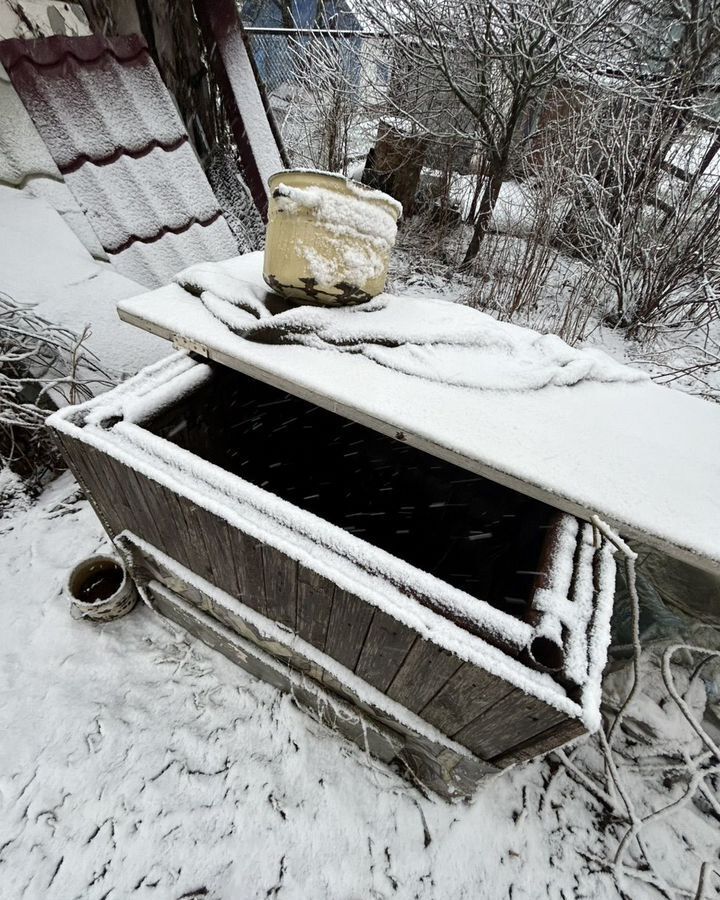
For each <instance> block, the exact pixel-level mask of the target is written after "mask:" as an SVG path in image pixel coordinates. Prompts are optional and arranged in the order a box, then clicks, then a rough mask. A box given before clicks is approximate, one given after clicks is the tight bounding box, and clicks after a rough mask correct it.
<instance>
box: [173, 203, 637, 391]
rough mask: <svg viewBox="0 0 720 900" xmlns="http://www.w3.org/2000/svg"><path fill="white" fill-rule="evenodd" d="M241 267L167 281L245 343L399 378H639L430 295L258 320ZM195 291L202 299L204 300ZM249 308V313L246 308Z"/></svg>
mask: <svg viewBox="0 0 720 900" xmlns="http://www.w3.org/2000/svg"><path fill="white" fill-rule="evenodd" d="M313 190H316V189H313ZM313 252H314V251H313ZM313 260H314V262H315V263H316V264H317V265H318V274H319V275H321V276H322V277H325V276H329V275H332V276H333V277H334V276H336V275H337V274H338V270H336V269H328V270H327V271H326V269H325V261H326V260H325V258H324V257H320V258H319V259H315V258H314V257H313ZM321 262H322V266H321V265H320V263H321ZM244 266H245V264H244V262H242V260H237V261H236V260H227V261H225V262H221V263H216V264H215V266H214V267H213V266H212V265H203V266H202V267H201V268H198V267H194V266H191V267H190V268H189V269H187V270H185V271H183V272H180V273H179V274H178V275H177V276H176V278H175V280H176V281H177V282H178V283H179V284H181V285H187V286H188V287H189V288H190V289H191V290H192V291H193V292H194V293H198V292H200V294H201V296H202V297H203V299H204V300H209V301H210V303H209V304H208V303H207V302H206V305H207V306H208V308H209V309H211V311H212V312H213V314H215V315H217V316H218V318H220V320H221V321H222V322H223V323H224V324H225V325H227V326H228V327H229V328H231V329H232V331H233V332H234V333H235V334H237V335H239V336H241V337H244V338H246V339H247V340H250V341H260V342H263V343H277V344H302V345H304V346H306V347H312V348H315V349H318V350H331V351H341V352H346V353H353V354H357V353H360V354H362V355H363V356H364V357H366V358H367V359H370V360H372V361H373V362H375V363H377V364H379V365H380V366H382V367H385V368H389V369H394V370H396V371H398V372H402V373H404V374H407V375H412V376H415V377H418V378H423V379H427V380H430V381H439V382H441V383H443V384H449V385H454V386H457V387H468V388H482V389H486V390H501V391H526V390H538V389H540V388H542V387H545V386H547V385H552V384H554V385H574V384H577V383H578V382H581V381H599V382H634V381H646V380H647V378H648V376H647V375H646V374H645V373H644V372H642V371H640V370H639V369H632V368H630V367H629V366H624V365H621V364H619V363H616V362H615V361H614V360H613V359H612V358H611V357H609V356H607V355H606V354H604V353H603V352H602V351H598V350H595V349H592V348H589V349H580V350H579V349H575V348H573V347H570V346H569V345H568V344H566V343H565V342H564V341H562V340H561V339H560V338H559V337H557V336H556V335H553V334H545V335H541V334H538V333H537V332H536V331H531V330H530V329H527V328H521V327H519V326H517V325H512V324H509V323H506V322H498V321H497V320H496V319H493V318H492V317H491V316H488V315H486V314H485V313H481V312H479V311H478V310H475V309H472V308H470V307H467V306H462V305H459V304H454V303H448V302H447V301H445V300H438V299H433V298H426V297H422V298H421V297H416V298H407V297H395V296H393V295H391V294H380V295H379V296H378V297H375V298H374V299H373V300H372V301H370V302H368V303H365V304H360V305H358V306H350V307H339V308H323V307H310V306H300V307H295V308H292V309H288V310H286V311H284V312H280V313H277V314H276V315H274V316H272V317H269V316H268V315H266V314H265V313H263V314H262V315H260V316H257V315H255V311H254V306H255V305H256V303H257V301H258V300H259V301H260V302H261V303H262V300H263V298H261V297H258V294H257V291H256V290H255V289H254V288H253V286H252V285H251V284H249V283H248V282H247V280H246V279H245V278H244V277H243V276H244V271H245V269H244ZM213 268H214V270H215V272H213V271H212V270H213ZM360 269H362V265H361V266H360ZM345 274H347V271H346V272H345ZM343 277H345V276H343ZM353 277H354V276H353ZM220 278H221V279H222V289H223V293H222V296H221V297H220V298H219V299H217V300H216V297H215V296H214V294H213V289H214V288H216V287H217V285H218V281H219V279H220ZM203 292H207V294H208V295H210V296H209V297H207V298H206V297H205V296H204V294H203ZM264 296H265V297H266V296H267V294H265V295H264ZM251 304H252V305H253V309H252V310H249V308H248V307H249V306H250V305H251Z"/></svg>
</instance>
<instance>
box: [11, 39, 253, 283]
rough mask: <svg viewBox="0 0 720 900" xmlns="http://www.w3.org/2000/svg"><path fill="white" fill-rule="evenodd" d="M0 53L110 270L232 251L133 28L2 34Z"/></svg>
mask: <svg viewBox="0 0 720 900" xmlns="http://www.w3.org/2000/svg"><path fill="white" fill-rule="evenodd" d="M0 61H1V62H2V63H3V64H4V65H5V67H6V68H7V70H8V73H9V75H10V79H11V80H12V84H13V86H14V87H15V89H16V90H17V92H18V94H19V95H20V98H21V99H22V102H23V103H24V104H25V107H26V109H27V111H28V112H29V114H30V117H31V118H32V121H33V122H34V124H35V127H36V128H37V130H38V131H39V132H40V135H41V137H42V139H43V141H44V142H45V144H46V145H47V148H48V149H49V151H50V154H51V155H52V158H53V160H54V161H55V164H56V165H57V168H58V169H59V170H60V173H61V174H62V175H63V176H64V177H65V182H66V184H67V186H68V187H69V188H70V190H71V192H72V194H73V195H74V197H75V199H76V200H77V202H78V203H79V205H80V207H81V208H82V210H83V211H84V212H85V214H86V216H87V218H88V220H89V222H90V224H91V225H92V228H93V230H94V231H95V233H96V234H97V236H98V238H99V239H100V243H101V244H102V246H103V247H104V249H105V250H106V251H107V253H108V254H109V255H110V258H111V259H112V261H113V263H114V264H115V266H116V268H117V269H118V270H119V271H120V272H122V273H123V274H126V275H128V276H130V277H132V278H135V279H137V280H139V281H141V282H143V283H145V284H147V285H148V286H153V285H157V284H160V283H162V282H165V281H167V280H168V279H169V278H170V277H171V276H172V275H173V274H174V273H175V272H176V271H178V269H180V268H183V267H184V266H188V265H190V264H191V263H194V262H199V261H201V260H208V259H210V260H217V259H222V258H225V257H228V256H233V255H235V254H236V253H237V251H238V248H237V244H236V242H235V239H234V238H233V236H232V233H231V231H230V229H229V228H228V226H227V223H226V222H225V220H224V218H223V217H222V213H221V211H220V209H219V206H218V203H217V200H216V198H215V195H214V194H213V192H212V190H211V188H210V186H209V184H208V182H207V179H206V178H205V175H204V173H203V171H202V169H201V167H200V164H199V162H198V161H197V158H196V157H195V154H194V152H193V150H192V147H191V146H190V143H189V140H188V136H187V133H186V132H185V129H184V127H183V124H182V122H181V120H180V118H179V116H178V114H177V112H176V110H175V107H174V105H173V102H172V99H171V98H170V95H169V94H168V92H167V90H166V88H165V86H164V84H163V82H162V80H161V78H160V75H159V74H158V71H157V69H156V68H155V65H154V63H153V62H152V59H151V58H150V55H149V52H148V49H147V46H146V45H145V42H144V41H143V39H142V38H141V37H139V36H137V35H129V36H124V37H113V38H103V37H100V36H97V35H92V36H89V37H81V38H68V37H62V36H59V37H52V38H44V39H40V40H33V41H21V40H8V41H3V42H1V43H0ZM190 230H192V239H191V240H189V239H188V237H189V235H188V232H189V231H190ZM185 235H187V236H185ZM138 245H142V249H139V247H138Z"/></svg>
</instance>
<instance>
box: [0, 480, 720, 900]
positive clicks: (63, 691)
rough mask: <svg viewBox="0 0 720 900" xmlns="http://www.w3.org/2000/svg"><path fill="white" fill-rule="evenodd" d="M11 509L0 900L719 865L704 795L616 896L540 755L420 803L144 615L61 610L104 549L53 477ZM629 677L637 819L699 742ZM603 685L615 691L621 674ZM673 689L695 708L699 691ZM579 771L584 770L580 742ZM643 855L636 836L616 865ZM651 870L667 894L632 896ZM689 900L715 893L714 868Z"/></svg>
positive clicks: (571, 790) (658, 829)
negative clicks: (97, 620)
mask: <svg viewBox="0 0 720 900" xmlns="http://www.w3.org/2000/svg"><path fill="white" fill-rule="evenodd" d="M9 512H10V513H11V514H10V515H7V516H6V517H5V518H4V519H2V520H0V560H2V573H3V574H2V586H1V589H0V691H1V695H0V729H1V730H0V733H2V735H3V738H2V740H1V741H0V811H1V814H0V884H2V891H1V894H2V897H3V898H8V900H10V898H12V900H15V898H25V900H32V898H62V900H66V898H83V900H96V898H97V900H100V898H125V897H137V898H138V900H140V898H143V897H148V898H178V900H179V898H185V900H188V898H255V897H258V898H260V897H274V896H278V897H286V898H298V900H301V898H302V900H305V898H333V900H336V898H339V900H345V898H347V900H355V898H357V900H361V898H363V900H364V898H386V897H393V898H395V897H396V898H441V900H444V898H453V900H455V898H468V900H479V898H492V900H495V898H505V897H507V898H512V900H520V898H528V900H537V898H540V897H542V898H545V897H549V898H559V900H570V898H582V897H584V898H615V897H625V898H632V900H636V898H637V900H644V898H654V897H658V896H668V897H673V898H674V897H678V898H679V897H693V896H694V892H695V887H696V884H697V879H698V875H699V871H700V866H701V863H702V862H703V861H710V862H711V864H712V863H714V864H716V865H717V864H719V863H718V844H719V843H720V842H719V841H718V822H719V821H720V818H719V817H718V806H717V799H716V800H715V804H716V805H715V809H714V810H713V807H712V806H711V805H710V801H709V800H707V799H706V798H702V797H700V798H699V799H697V800H696V801H695V802H690V803H688V804H687V805H685V806H683V807H680V808H679V809H678V810H676V811H674V812H673V814H672V816H671V817H669V818H666V819H664V820H662V821H659V822H658V823H657V824H656V825H649V826H647V828H646V830H644V832H643V835H644V838H645V846H646V847H647V848H648V853H649V855H650V858H651V864H652V867H653V871H649V870H647V871H646V870H645V868H646V867H644V863H643V864H642V866H643V871H640V872H639V877H638V876H637V875H635V876H633V877H626V879H625V884H624V886H622V885H621V884H619V883H618V880H617V877H616V875H614V874H613V873H611V872H610V871H609V864H610V861H611V859H612V857H613V855H614V854H615V852H616V850H617V846H618V840H619V838H620V837H621V836H622V834H623V833H624V832H625V830H626V827H627V826H626V825H625V824H624V823H623V822H622V821H621V819H620V818H619V817H618V816H616V815H613V814H612V813H610V812H608V810H607V809H605V808H604V807H603V804H602V803H601V802H600V801H599V800H598V799H596V798H595V797H594V796H593V795H592V794H591V793H590V792H589V791H588V790H587V789H586V788H585V787H584V786H582V785H580V784H578V783H577V782H576V781H575V780H573V779H572V778H571V777H570V776H569V775H568V773H567V770H566V769H565V768H564V766H562V765H560V764H559V762H558V760H557V758H555V757H550V758H548V760H546V761H542V762H536V763H531V764H529V765H526V766H524V767H522V768H519V769H517V770H515V771H512V772H510V773H508V774H506V775H504V776H502V777H500V778H498V779H496V780H495V781H494V782H492V783H490V784H489V785H487V786H486V787H485V788H484V789H482V790H481V791H480V792H479V793H478V795H477V797H476V798H475V800H474V801H473V802H472V803H471V804H468V805H461V806H451V805H448V804H446V803H444V802H442V801H440V800H437V799H434V798H426V797H423V796H421V795H420V794H419V793H418V792H417V791H415V790H414V789H413V788H411V787H409V786H408V785H407V784H406V783H405V782H403V781H402V780H401V779H400V778H399V777H398V776H397V775H395V774H394V773H392V772H390V771H389V770H386V769H385V768H384V767H383V766H382V765H380V764H379V763H377V762H373V761H371V760H370V759H369V758H368V757H367V756H366V755H365V754H364V753H362V752H361V751H360V750H358V749H357V748H356V747H355V746H354V745H352V744H349V743H347V742H345V741H344V740H342V739H341V738H339V737H337V736H335V735H333V734H331V733H330V732H328V731H327V730H326V729H325V727H324V726H322V725H320V724H318V723H316V722H314V721H313V720H311V719H309V718H307V717H306V716H305V715H304V714H302V713H300V712H299V711H298V710H297V709H296V708H295V706H294V705H293V702H292V700H291V698H290V697H288V696H284V695H281V694H280V693H279V692H277V691H276V690H275V689H273V688H270V687H269V686H267V685H265V684H262V683H260V682H258V681H256V680H254V679H253V678H251V677H250V676H248V675H246V674H245V673H244V672H243V671H242V670H240V669H239V668H237V667H235V666H233V665H232V664H231V663H229V662H228V661H227V660H225V659H224V658H223V657H221V656H219V655H218V654H216V653H214V652H213V651H211V650H209V649H207V648H206V647H205V646H204V645H202V644H201V643H199V642H198V641H196V640H194V639H192V638H189V637H188V636H187V635H185V634H184V633H182V632H181V631H180V630H179V629H178V628H176V627H175V626H174V625H172V624H169V623H167V622H165V621H164V620H162V619H160V618H159V617H158V616H157V615H156V614H154V613H152V612H151V611H149V610H147V609H145V608H144V607H141V606H138V607H137V608H136V610H135V611H134V612H133V613H132V614H131V615H129V616H127V617H125V618H123V619H120V620H118V621H116V622H113V623H109V624H104V625H91V624H89V623H87V622H82V621H75V620H73V619H72V618H71V617H70V615H69V612H68V604H67V602H66V600H65V599H64V597H63V596H62V593H61V588H62V583H63V579H64V578H65V577H66V575H67V572H68V569H69V567H70V566H71V565H72V563H73V562H74V561H75V560H78V559H80V558H82V557H84V556H85V555H87V554H90V553H93V552H95V551H97V550H98V549H100V548H101V547H103V546H105V545H106V538H105V537H104V535H103V533H102V531H101V528H100V525H99V523H98V521H97V519H96V518H95V516H94V514H93V512H92V511H91V509H90V507H89V506H88V505H87V503H86V502H85V501H84V500H83V499H81V496H80V495H79V493H78V491H77V486H76V485H75V483H74V482H73V480H72V479H71V477H70V476H69V475H67V474H66V475H64V476H62V477H61V478H60V479H59V480H58V481H57V482H55V483H54V484H53V485H51V486H50V488H49V489H48V490H47V491H46V493H45V494H44V495H43V496H42V497H41V498H40V500H39V501H37V502H35V503H34V504H31V503H28V502H25V501H23V500H22V498H19V500H18V502H16V503H15V505H14V507H13V508H12V509H11V510H9ZM646 665H647V668H648V671H647V673H646V676H645V680H644V682H643V685H644V687H643V691H642V692H641V695H640V698H639V700H637V701H635V703H634V705H633V707H632V709H631V711H630V713H629V714H628V716H627V719H626V726H625V729H624V731H623V734H621V736H620V739H619V741H618V749H619V751H620V753H619V754H617V759H618V765H619V769H620V775H621V778H622V779H623V784H624V785H625V786H626V789H627V791H628V792H629V794H630V795H631V796H632V797H633V798H634V799H635V802H636V803H637V804H638V807H639V811H640V812H641V813H644V812H646V811H647V809H648V808H656V807H658V806H663V805H665V804H666V803H668V802H669V800H671V799H673V798H674V797H676V796H679V795H680V794H681V793H682V792H683V790H684V786H685V782H684V781H683V779H682V777H681V776H680V775H679V774H678V766H680V768H682V754H683V753H690V754H694V755H697V754H698V753H699V752H700V750H701V747H700V745H699V740H698V739H697V737H695V736H694V735H693V733H692V731H691V730H690V728H689V726H687V725H686V723H685V722H684V720H683V719H682V717H681V716H680V714H679V711H678V709H677V707H676V706H675V705H674V704H673V703H672V702H671V701H669V700H668V699H667V697H665V699H664V700H663V699H662V697H663V694H666V692H665V691H664V687H663V686H662V684H661V680H660V677H659V672H658V668H657V665H656V663H654V662H652V661H651V660H650V659H649V658H648V660H647V661H646ZM685 677H686V676H684V675H683V673H682V672H680V673H679V676H678V683H679V685H680V686H681V688H683V687H684V685H685V683H686V681H685V680H684V679H685ZM608 688H609V690H610V693H611V695H612V694H613V692H614V691H618V692H619V695H620V696H622V695H623V693H624V691H625V690H626V689H627V669H624V670H622V671H620V672H619V673H616V674H614V675H612V676H611V677H610V679H609V681H608ZM689 698H690V700H691V704H692V706H693V708H694V709H696V710H698V711H699V714H700V715H701V714H702V710H703V709H704V707H705V704H706V688H705V684H704V682H703V681H702V680H700V679H696V681H695V683H694V685H693V687H692V689H691V691H690V693H689ZM612 699H613V697H612V696H611V702H612ZM711 699H712V698H711ZM714 700H715V703H717V697H715V698H714ZM616 703H617V700H615V704H614V705H616ZM625 730H626V731H627V734H626V733H625ZM574 761H575V764H576V765H577V766H578V767H579V768H580V769H582V770H583V771H585V772H590V773H593V772H594V773H597V772H598V771H599V766H600V756H599V754H598V751H597V741H596V740H595V739H592V740H590V741H587V742H585V743H584V744H583V746H582V747H581V748H580V750H579V751H578V752H577V754H576V756H575V760H574ZM707 783H708V785H709V790H710V793H711V794H713V793H714V792H715V790H716V787H717V785H715V787H713V785H712V780H711V779H710V780H707ZM715 797H717V795H716V793H715ZM638 862H639V854H638V850H637V845H636V844H635V845H631V846H630V847H629V849H628V853H627V856H626V863H627V864H628V866H629V868H630V869H632V870H635V869H636V868H637V867H638ZM657 879H664V882H665V883H664V885H663V888H662V892H661V891H659V890H658V889H656V888H654V887H650V886H649V885H648V884H646V880H650V881H654V880H657ZM698 896H700V895H698ZM702 896H704V897H706V898H710V897H717V896H720V880H719V879H718V878H717V877H716V876H715V875H713V874H712V873H711V874H710V876H709V880H708V884H707V888H706V890H705V892H704V894H703V895H702Z"/></svg>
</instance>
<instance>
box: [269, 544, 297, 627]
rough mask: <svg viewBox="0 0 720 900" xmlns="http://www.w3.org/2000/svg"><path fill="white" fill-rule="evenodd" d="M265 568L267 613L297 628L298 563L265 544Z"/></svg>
mask: <svg viewBox="0 0 720 900" xmlns="http://www.w3.org/2000/svg"><path fill="white" fill-rule="evenodd" d="M263 563H264V568H265V591H266V596H265V602H266V611H265V614H266V615H267V617H268V618H269V619H273V621H275V622H280V623H281V624H282V625H286V626H287V627H288V628H291V629H292V630H293V631H294V630H295V627H296V624H297V581H298V564H297V561H296V560H294V559H290V557H289V556H286V555H285V554H284V553H281V552H280V551H279V550H276V549H275V548H274V547H270V546H269V545H268V544H265V545H263Z"/></svg>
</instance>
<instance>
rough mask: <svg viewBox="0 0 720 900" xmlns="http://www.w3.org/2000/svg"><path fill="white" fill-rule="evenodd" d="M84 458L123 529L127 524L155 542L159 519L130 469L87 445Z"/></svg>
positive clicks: (127, 526)
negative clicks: (116, 511)
mask: <svg viewBox="0 0 720 900" xmlns="http://www.w3.org/2000/svg"><path fill="white" fill-rule="evenodd" d="M86 460H87V463H88V465H89V466H90V467H91V468H92V470H93V472H94V475H95V479H96V485H97V487H98V489H101V490H104V491H105V492H106V494H107V496H108V497H109V501H108V502H109V503H111V504H112V505H113V506H114V507H115V508H116V509H117V510H119V511H120V513H121V516H122V520H123V529H125V528H128V529H130V530H131V531H133V532H135V533H137V534H140V536H141V537H144V538H145V540H147V541H149V542H150V543H156V542H157V541H158V540H159V539H160V536H161V531H160V528H159V523H158V522H157V520H156V516H155V515H154V514H153V513H152V511H150V510H149V509H148V508H147V505H146V503H145V501H144V498H143V497H142V496H138V490H137V488H136V487H135V479H134V474H133V472H132V470H131V469H129V468H128V467H127V466H124V465H122V463H119V462H117V461H116V460H114V459H113V458H112V457H111V456H108V455H107V454H105V453H101V452H100V451H99V450H96V449H95V448H94V447H87V448H86Z"/></svg>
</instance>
